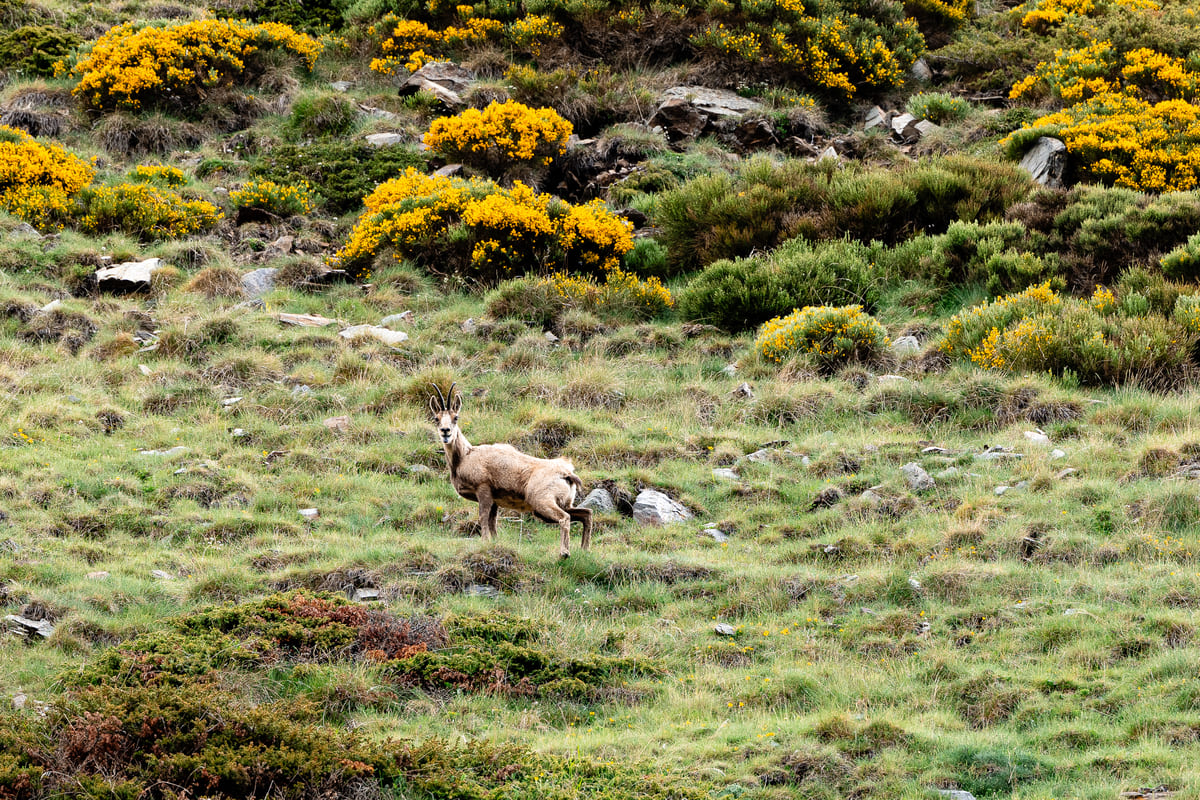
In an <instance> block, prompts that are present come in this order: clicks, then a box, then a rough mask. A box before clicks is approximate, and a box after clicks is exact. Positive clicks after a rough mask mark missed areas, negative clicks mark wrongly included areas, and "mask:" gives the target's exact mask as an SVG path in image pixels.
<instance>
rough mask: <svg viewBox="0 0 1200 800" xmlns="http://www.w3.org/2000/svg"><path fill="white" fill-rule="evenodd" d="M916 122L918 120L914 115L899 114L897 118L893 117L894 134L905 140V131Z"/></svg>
mask: <svg viewBox="0 0 1200 800" xmlns="http://www.w3.org/2000/svg"><path fill="white" fill-rule="evenodd" d="M916 121H917V118H916V117H914V116H913V115H912V114H897V115H896V116H894V117H892V122H891V128H892V133H893V134H895V135H896V136H899V137H900V138H904V129H905V128H907V127H908V126H909V125H910V124H912V123H914V122H916Z"/></svg>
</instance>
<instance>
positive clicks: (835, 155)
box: [817, 145, 842, 161]
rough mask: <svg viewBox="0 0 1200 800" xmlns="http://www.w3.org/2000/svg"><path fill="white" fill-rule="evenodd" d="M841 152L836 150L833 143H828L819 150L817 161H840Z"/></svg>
mask: <svg viewBox="0 0 1200 800" xmlns="http://www.w3.org/2000/svg"><path fill="white" fill-rule="evenodd" d="M841 160H842V154H841V153H839V152H838V151H837V148H836V147H834V146H833V145H829V147H826V148H825V149H824V150H822V151H821V155H819V156H817V161H841Z"/></svg>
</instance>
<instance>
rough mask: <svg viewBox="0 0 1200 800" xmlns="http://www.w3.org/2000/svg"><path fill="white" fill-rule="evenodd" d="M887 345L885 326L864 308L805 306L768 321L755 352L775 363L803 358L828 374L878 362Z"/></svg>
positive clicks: (764, 325)
mask: <svg viewBox="0 0 1200 800" xmlns="http://www.w3.org/2000/svg"><path fill="white" fill-rule="evenodd" d="M886 345H887V333H886V331H884V329H883V326H882V325H880V324H879V323H878V322H876V321H875V318H874V317H872V316H870V315H869V314H864V313H863V310H862V306H841V307H837V306H805V307H804V308H798V309H796V310H795V311H793V312H792V313H790V314H788V315H787V316H783V317H776V318H775V319H772V320H768V321H767V322H766V323H764V324H763V326H762V327H761V328H759V330H758V335H757V336H756V337H755V339H754V351H755V353H757V354H758V355H759V356H760V357H761V358H763V359H765V360H767V361H771V362H774V363H777V364H778V363H782V362H783V361H784V360H786V359H789V358H792V357H795V356H800V357H803V358H807V359H809V360H811V361H813V362H814V363H815V364H817V366H818V367H819V368H820V369H821V371H822V372H824V373H825V374H831V373H832V372H834V371H835V370H837V369H838V368H840V367H842V366H845V365H846V364H850V363H855V362H867V361H871V360H872V359H874V358H876V357H877V356H878V355H879V354H880V353H881V352H883V348H884V347H885V346H886Z"/></svg>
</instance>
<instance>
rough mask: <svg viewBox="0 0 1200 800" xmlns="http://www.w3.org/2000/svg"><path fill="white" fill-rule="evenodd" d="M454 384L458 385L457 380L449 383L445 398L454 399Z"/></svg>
mask: <svg viewBox="0 0 1200 800" xmlns="http://www.w3.org/2000/svg"><path fill="white" fill-rule="evenodd" d="M455 386H458V381H455V382H454V383H452V384H450V391H449V393H448V394H447V395H446V398H447V399H449V400H453V399H454V387H455Z"/></svg>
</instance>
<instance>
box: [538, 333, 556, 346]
mask: <svg viewBox="0 0 1200 800" xmlns="http://www.w3.org/2000/svg"><path fill="white" fill-rule="evenodd" d="M542 335H543V336H545V337H546V341H547V342H549V343H550V344H554V343H555V342H557V341H558V337H557V336H555V335H554V332H553V331H546V332H545V333H544V334H542Z"/></svg>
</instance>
